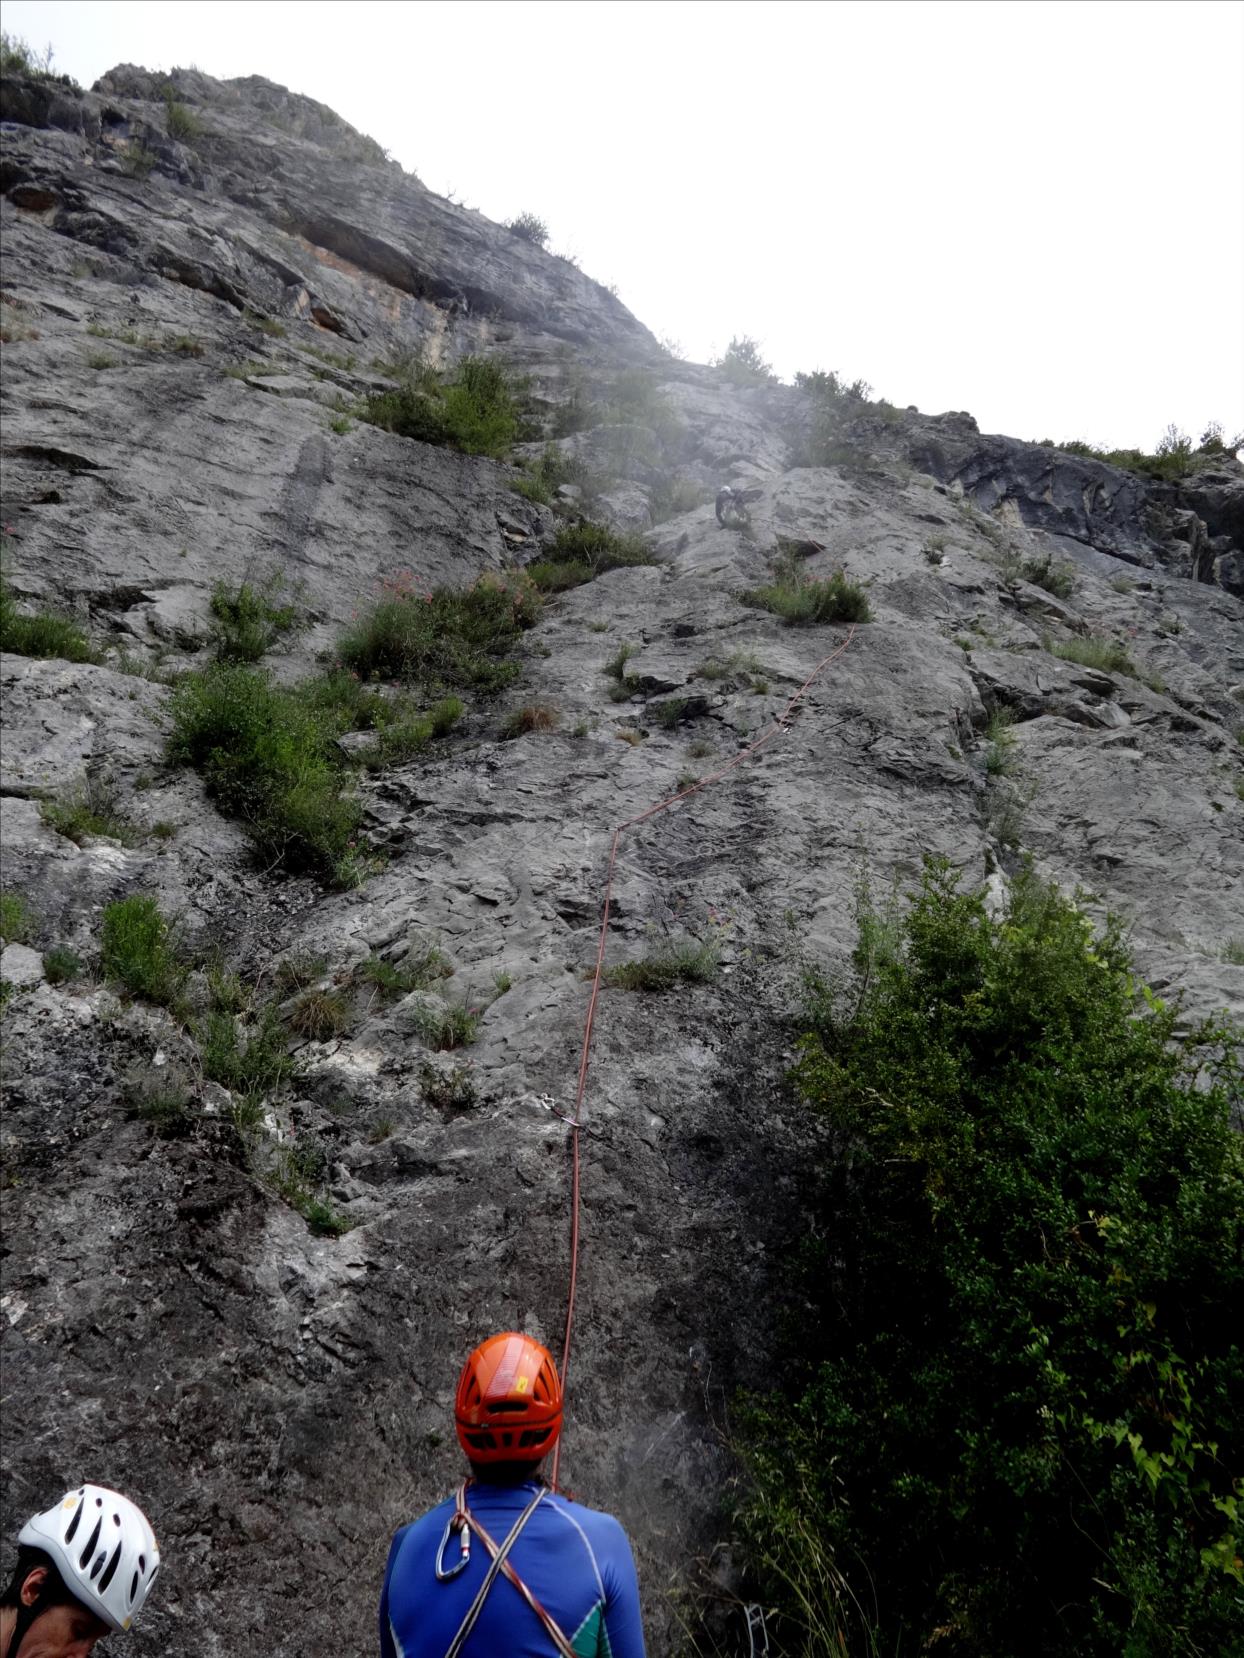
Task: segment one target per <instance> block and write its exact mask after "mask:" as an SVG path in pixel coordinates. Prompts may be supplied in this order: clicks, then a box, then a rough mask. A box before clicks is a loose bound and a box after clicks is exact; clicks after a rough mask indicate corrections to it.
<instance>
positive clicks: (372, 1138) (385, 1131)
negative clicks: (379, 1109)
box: [367, 1117, 396, 1146]
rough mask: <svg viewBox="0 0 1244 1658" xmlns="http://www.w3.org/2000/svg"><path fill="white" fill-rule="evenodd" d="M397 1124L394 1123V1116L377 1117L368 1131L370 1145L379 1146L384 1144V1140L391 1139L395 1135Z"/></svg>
mask: <svg viewBox="0 0 1244 1658" xmlns="http://www.w3.org/2000/svg"><path fill="white" fill-rule="evenodd" d="M395 1126H396V1125H395V1124H394V1121H393V1119H392V1117H377V1118H376V1120H375V1122H374V1123H373V1124H372V1125H371V1128H370V1129H369V1130H368V1131H367V1143H368V1145H369V1146H379V1145H382V1144H383V1143H384V1141H386V1140H389V1139H391V1138H392V1137H393V1132H394V1128H395Z"/></svg>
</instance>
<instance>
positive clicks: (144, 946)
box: [100, 895, 186, 1007]
mask: <svg viewBox="0 0 1244 1658" xmlns="http://www.w3.org/2000/svg"><path fill="white" fill-rule="evenodd" d="M100 965H101V966H102V968H103V971H104V973H105V975H106V976H107V977H108V978H110V979H116V980H117V981H118V982H119V983H120V984H121V985H123V986H124V988H125V989H126V990H127V991H129V993H130V995H131V996H141V997H143V998H144V999H145V1000H146V1001H148V1002H156V1003H157V1004H159V1005H160V1006H162V1007H169V1006H171V1004H172V1003H174V1002H176V1001H177V999H178V997H179V996H180V995H181V988H182V985H183V984H184V983H185V980H186V964H185V962H184V961H183V960H182V959H181V956H180V953H179V951H178V949H177V947H176V944H175V941H174V937H173V929H172V927H171V926H170V924H169V923H168V922H167V921H166V920H165V918H164V917H163V916H162V915H161V914H160V906H159V904H157V902H156V900H155V899H154V898H144V897H140V896H138V895H135V896H134V897H132V898H119V899H118V900H117V901H116V902H115V903H112V904H108V905H106V906H105V909H104V919H103V923H102V926H101V928H100Z"/></svg>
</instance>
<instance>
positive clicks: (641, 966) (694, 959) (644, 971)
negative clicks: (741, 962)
mask: <svg viewBox="0 0 1244 1658" xmlns="http://www.w3.org/2000/svg"><path fill="white" fill-rule="evenodd" d="M717 971H718V956H717V948H716V946H715V945H714V944H713V943H712V942H711V941H710V940H704V941H701V940H699V939H694V938H688V939H683V940H681V941H678V942H673V943H670V944H667V945H665V946H664V947H663V948H661V949H659V950H655V951H653V952H652V954H651V955H647V956H643V957H641V958H640V959H639V960H638V961H625V962H621V963H620V964H619V965H618V966H617V967H611V968H609V969H608V971H607V972H606V973H605V975H604V982H605V984H607V985H609V986H610V987H612V988H613V989H617V990H669V989H671V988H672V987H673V986H674V985H676V984H683V983H685V984H708V983H711V981H712V980H713V979H715V978H716V977H717Z"/></svg>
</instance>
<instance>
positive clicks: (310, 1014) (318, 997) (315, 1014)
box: [289, 990, 350, 1042]
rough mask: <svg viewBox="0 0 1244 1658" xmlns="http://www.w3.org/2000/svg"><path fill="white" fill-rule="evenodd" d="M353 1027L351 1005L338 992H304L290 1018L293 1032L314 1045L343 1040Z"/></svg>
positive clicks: (295, 1004)
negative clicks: (334, 1038) (344, 1032)
mask: <svg viewBox="0 0 1244 1658" xmlns="http://www.w3.org/2000/svg"><path fill="white" fill-rule="evenodd" d="M349 1023H350V1008H349V1005H348V1004H347V1002H346V999H345V997H344V996H342V995H341V993H340V992H339V991H336V990H304V991H303V993H302V995H301V996H299V998H298V1000H297V1001H296V1002H295V1003H294V1006H293V1009H292V1011H291V1013H290V1016H289V1026H290V1029H291V1030H292V1031H294V1032H295V1033H296V1034H297V1035H298V1036H305V1037H306V1038H307V1040H308V1041H310V1042H327V1041H329V1040H330V1039H331V1038H332V1037H334V1036H340V1035H341V1034H342V1032H343V1031H345V1030H346V1029H347V1027H348V1026H349Z"/></svg>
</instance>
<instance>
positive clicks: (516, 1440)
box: [454, 1330, 562, 1463]
mask: <svg viewBox="0 0 1244 1658" xmlns="http://www.w3.org/2000/svg"><path fill="white" fill-rule="evenodd" d="M454 1425H455V1427H456V1428H457V1430H458V1443H459V1444H460V1445H461V1446H462V1449H463V1450H464V1451H465V1452H466V1454H467V1456H468V1457H469V1458H470V1459H471V1461H472V1462H477V1463H490V1462H539V1460H540V1459H541V1457H543V1456H545V1455H546V1454H547V1453H548V1452H549V1451H551V1450H552V1449H553V1446H554V1445H555V1443H556V1442H557V1436H558V1434H559V1433H560V1432H561V1431H562V1384H561V1382H560V1381H559V1380H558V1375H557V1366H556V1365H555V1364H554V1363H553V1360H552V1357H551V1355H550V1354H549V1352H548V1350H547V1348H544V1347H541V1345H540V1343H539V1342H538V1341H533V1340H532V1339H531V1337H530V1336H522V1335H519V1334H518V1332H517V1331H515V1330H507V1331H506V1332H505V1333H504V1334H503V1335H499V1336H489V1338H488V1340H487V1341H484V1342H481V1343H480V1345H479V1346H478V1347H477V1348H476V1349H475V1351H474V1352H473V1353H472V1354H471V1356H470V1358H469V1359H468V1360H467V1362H466V1363H465V1364H464V1365H463V1367H462V1375H461V1376H460V1377H459V1378H458V1396H457V1398H456V1399H455V1401H454Z"/></svg>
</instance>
